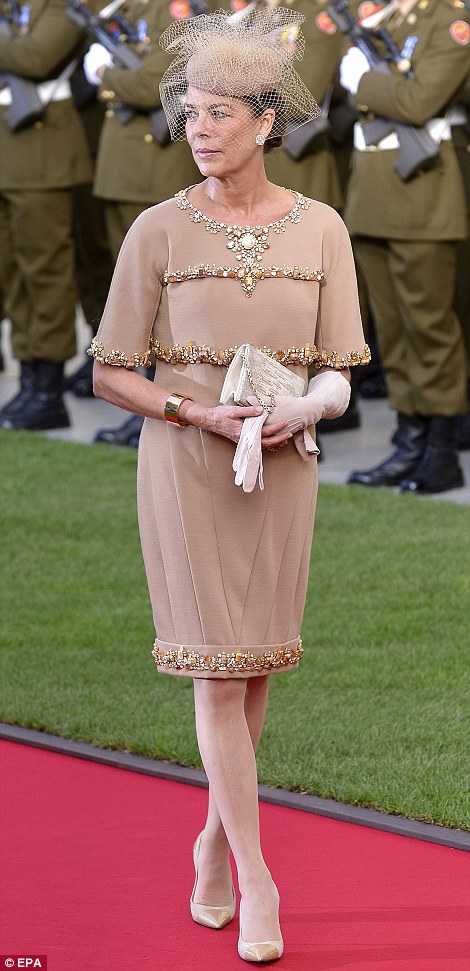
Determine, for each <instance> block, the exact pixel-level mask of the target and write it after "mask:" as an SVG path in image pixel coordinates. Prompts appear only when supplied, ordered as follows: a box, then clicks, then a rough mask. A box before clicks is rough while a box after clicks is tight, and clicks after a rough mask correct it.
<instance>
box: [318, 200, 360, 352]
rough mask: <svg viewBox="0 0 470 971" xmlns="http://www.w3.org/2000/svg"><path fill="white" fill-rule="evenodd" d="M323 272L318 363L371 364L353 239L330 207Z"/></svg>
mask: <svg viewBox="0 0 470 971" xmlns="http://www.w3.org/2000/svg"><path fill="white" fill-rule="evenodd" d="M323 272H324V274H325V279H324V282H323V283H322V285H321V287H320V301H319V306H318V316H317V326H316V333H315V347H316V348H317V352H318V358H317V367H321V366H323V365H326V366H328V367H333V368H335V369H336V370H340V369H342V368H346V367H352V366H354V365H356V364H368V363H369V361H370V350H369V348H368V346H367V344H366V343H365V340H364V332H363V329H362V322H361V313H360V309H359V297H358V292H357V280H356V269H355V266H354V259H353V254H352V248H351V242H350V239H349V235H348V231H347V229H346V226H345V225H344V222H343V220H342V219H341V217H340V216H339V215H338V213H336V212H335V211H334V210H333V209H329V210H328V221H327V226H326V229H325V232H324V237H323Z"/></svg>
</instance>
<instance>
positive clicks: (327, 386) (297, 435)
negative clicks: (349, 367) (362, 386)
mask: <svg viewBox="0 0 470 971" xmlns="http://www.w3.org/2000/svg"><path fill="white" fill-rule="evenodd" d="M350 397H351V385H350V384H349V381H348V380H347V379H346V378H345V377H344V375H343V374H341V372H340V371H322V372H321V374H317V375H315V377H314V378H312V379H311V381H310V382H309V385H308V388H307V393H306V394H305V395H304V396H303V397H302V398H292V397H289V396H287V395H279V396H278V397H277V398H276V399H275V407H274V411H272V412H271V413H270V414H269V413H268V412H267V411H263V414H262V415H259V416H257V417H256V418H245V420H244V422H243V428H242V432H241V435H240V438H239V441H238V445H237V448H236V451H235V456H234V459H233V470H234V472H235V473H236V474H235V485H241V486H242V487H243V491H244V492H252V491H253V489H254V488H255V485H256V480H258V482H259V487H260V489H263V488H264V483H263V456H262V449H261V432H262V428H263V425H264V424H265V422H266V424H267V425H269V424H271V425H272V424H274V423H276V422H279V421H285V422H287V425H286V429H285V430H286V432H287V433H290V434H291V435H292V438H293V442H294V445H295V446H296V448H297V450H298V452H299V453H300V455H301V456H302V458H303V459H304V461H306V462H307V461H308V460H309V459H312V458H313V457H314V455H318V453H319V451H320V450H319V449H318V448H317V446H316V444H315V442H314V440H313V438H312V436H311V434H310V432H309V428H310V427H311V426H312V425H316V423H317V422H318V421H320V419H321V418H339V417H340V416H341V415H343V414H344V412H345V411H346V408H347V407H348V404H349V399H350ZM248 400H249V402H250V404H253V405H256V404H259V402H258V401H257V400H256V398H249V399H248Z"/></svg>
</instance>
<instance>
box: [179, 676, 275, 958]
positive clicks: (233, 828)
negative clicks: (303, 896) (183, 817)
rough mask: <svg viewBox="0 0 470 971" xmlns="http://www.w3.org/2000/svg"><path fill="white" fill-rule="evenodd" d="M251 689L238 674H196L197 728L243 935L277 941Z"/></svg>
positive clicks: (248, 939) (246, 938) (245, 938)
mask: <svg viewBox="0 0 470 971" xmlns="http://www.w3.org/2000/svg"><path fill="white" fill-rule="evenodd" d="M247 689H248V686H247V683H246V682H245V681H244V680H239V679H237V680H233V681H216V680H215V679H214V680H202V679H201V680H199V679H195V681H194V697H195V707H196V730H197V737H198V744H199V751H200V753H201V757H202V761H203V763H204V767H205V770H206V773H207V776H208V779H209V784H210V786H211V789H212V796H213V798H214V799H215V803H216V806H217V809H218V812H219V814H220V819H221V822H222V825H223V828H224V830H225V832H226V834H227V839H228V841H229V844H230V847H231V849H232V852H233V855H234V857H235V862H236V865H237V870H238V883H239V887H240V891H241V894H242V897H243V917H242V920H243V925H242V930H243V937H244V940H245V941H266V940H278V939H279V938H280V929H279V920H278V914H277V903H278V896H277V890H276V887H275V886H274V884H273V881H272V878H271V874H270V873H269V870H268V868H267V866H266V864H265V862H264V860H263V856H262V853H261V846H260V834H259V811H258V787H257V775H256V760H255V751H254V746H253V742H252V739H251V735H250V731H249V728H248V721H247V715H246V712H245V698H246V692H247ZM250 690H251V689H250ZM259 721H261V719H259ZM259 721H258V724H259Z"/></svg>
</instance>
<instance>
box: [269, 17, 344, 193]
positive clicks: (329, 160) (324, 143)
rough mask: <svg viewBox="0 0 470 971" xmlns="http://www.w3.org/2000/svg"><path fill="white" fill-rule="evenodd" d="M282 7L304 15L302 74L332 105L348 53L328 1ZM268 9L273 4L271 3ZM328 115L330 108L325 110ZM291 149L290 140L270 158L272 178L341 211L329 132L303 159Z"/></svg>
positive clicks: (314, 141) (319, 98) (322, 100)
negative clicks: (336, 76) (328, 9)
mask: <svg viewBox="0 0 470 971" xmlns="http://www.w3.org/2000/svg"><path fill="white" fill-rule="evenodd" d="M278 4H280V5H281V6H284V5H285V6H287V5H288V6H290V7H293V8H294V9H295V10H298V12H299V13H302V14H304V16H305V23H304V24H303V26H302V30H303V33H304V35H305V55H304V57H303V58H302V60H301V61H299V63H298V70H299V74H300V75H301V77H302V80H303V82H304V84H306V86H307V87H308V89H309V91H311V92H312V93H313V95H314V97H315V99H316V101H317V102H318V104H324V103H325V101H326V102H330V101H331V97H332V88H333V82H334V79H335V75H336V74H337V72H338V68H339V64H340V61H341V56H342V54H343V53H344V39H343V37H342V36H341V34H340V32H339V31H338V30H337V28H336V25H335V24H334V23H333V21H332V20H331V18H330V17H329V16H328V13H327V11H326V7H327V4H328V0H320V2H314V0H291V2H288V3H286V2H285V0H277V3H276V5H278ZM267 5H268V6H272V5H273V4H272V3H270V2H269V0H267ZM327 113H328V105H326V106H325V114H327ZM310 127H311V128H312V129H313V130H315V129H318V128H319V126H318V124H317V125H315V122H312V123H311V126H310ZM302 134H304V133H302ZM291 138H292V136H291ZM288 146H289V139H287V140H286V141H285V142H284V145H283V146H282V147H281V148H280V149H278V150H276V151H275V152H270V154H269V155H268V156H267V158H266V172H267V175H268V178H269V179H270V180H271V181H272V182H276V183H277V184H278V185H284V186H289V187H291V188H293V189H297V190H298V191H299V192H302V193H303V194H304V195H305V196H308V197H309V198H311V199H317V200H318V201H319V202H325V203H326V204H327V205H329V206H332V207H333V208H334V209H339V208H340V207H341V203H342V197H341V187H340V181H339V176H338V171H337V166H336V161H335V156H334V152H333V147H332V143H331V139H330V136H329V133H328V131H326V130H324V131H319V133H318V134H317V135H316V137H315V138H314V139H313V138H312V142H311V144H310V146H309V148H308V150H307V151H306V154H305V155H304V156H303V157H302V158H300V159H294V158H293V157H292V156H291V155H290V154H289V151H288Z"/></svg>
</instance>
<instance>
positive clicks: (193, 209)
mask: <svg viewBox="0 0 470 971" xmlns="http://www.w3.org/2000/svg"><path fill="white" fill-rule="evenodd" d="M193 188H194V186H193V185H190V186H188V187H187V188H186V189H181V190H180V191H179V192H177V193H176V196H175V198H176V204H177V206H178V207H179V208H180V209H184V210H186V209H188V210H189V212H190V218H191V220H192V222H195V223H198V222H203V223H204V224H205V227H206V229H207V231H208V232H210V233H218V232H220V230H221V229H225V230H228V231H229V232H230V231H231V230H234V229H238V230H245V231H246V230H251V231H252V232H254V231H255V230H262V229H264V230H265V231H266V232H267V231H268V230H270V229H274V232H277V233H282V232H284V231H285V227H286V223H288V222H291V223H298V222H300V220H301V219H302V213H301V211H300V210H302V209H304V210H305V209H308V208H309V206H310V202H311V200H310V199H306V198H305V196H303V195H302V193H301V192H297V191H296V190H295V189H286V190H285V191H286V192H290V193H291V194H292V195H293V196H295V200H296V201H295V203H294V205H293V207H292V209H291V210H290V212H288V213H286V215H285V216H281V217H280V218H279V219H275V220H273V221H272V222H267V223H258V224H257V225H255V226H253V225H249V224H245V225H238V224H237V223H224V222H221V221H220V220H218V219H214V218H213V217H212V216H207V215H206V213H204V212H202V211H201V210H200V209H198V208H197V206H194V205H193V203H192V202H191V201H190V200H189V199H188V192H189V191H190V189H193Z"/></svg>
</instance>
